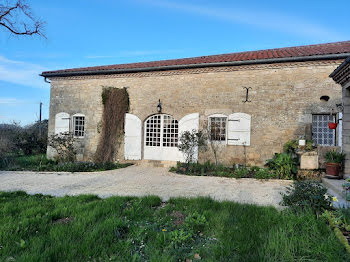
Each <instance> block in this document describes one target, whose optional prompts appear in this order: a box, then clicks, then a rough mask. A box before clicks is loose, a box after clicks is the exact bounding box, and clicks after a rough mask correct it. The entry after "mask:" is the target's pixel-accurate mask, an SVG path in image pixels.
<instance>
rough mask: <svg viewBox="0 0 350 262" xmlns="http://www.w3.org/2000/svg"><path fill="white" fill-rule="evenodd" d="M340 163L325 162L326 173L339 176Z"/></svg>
mask: <svg viewBox="0 0 350 262" xmlns="http://www.w3.org/2000/svg"><path fill="white" fill-rule="evenodd" d="M340 168H341V164H339V163H326V173H327V175H329V176H339V173H340Z"/></svg>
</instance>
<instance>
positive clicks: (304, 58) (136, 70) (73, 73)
mask: <svg viewBox="0 0 350 262" xmlns="http://www.w3.org/2000/svg"><path fill="white" fill-rule="evenodd" d="M349 56H350V53H341V54H330V55H313V56H299V57H284V58H272V59H256V60H245V61H233V62H218V63H201V64H185V65H171V66H158V67H140V68H125V69H105V70H84V71H62V72H43V73H42V74H40V76H42V77H45V78H51V77H68V76H85V75H108V74H124V73H139V72H151V71H166V70H180V69H191V68H204V67H221V66H239V65H254V64H273V63H285V62H307V61H317V60H336V59H344V58H347V57H349Z"/></svg>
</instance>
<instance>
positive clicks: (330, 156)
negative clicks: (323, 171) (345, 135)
mask: <svg viewBox="0 0 350 262" xmlns="http://www.w3.org/2000/svg"><path fill="white" fill-rule="evenodd" d="M325 159H326V161H327V163H343V161H344V159H345V154H344V153H338V152H337V151H335V150H332V151H328V152H327V153H326V154H325Z"/></svg>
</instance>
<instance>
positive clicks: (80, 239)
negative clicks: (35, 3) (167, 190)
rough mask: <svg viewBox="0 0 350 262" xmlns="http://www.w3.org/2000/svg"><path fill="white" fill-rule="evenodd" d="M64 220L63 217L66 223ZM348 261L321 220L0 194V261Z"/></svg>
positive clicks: (224, 206) (200, 206)
mask: <svg viewBox="0 0 350 262" xmlns="http://www.w3.org/2000/svg"><path fill="white" fill-rule="evenodd" d="M67 218H68V219H67ZM195 254H198V255H199V256H200V257H201V261H266V262H267V261H268V262H270V261H276V262H277V261H278V262H280V261H349V260H350V257H349V256H347V254H346V252H345V251H344V247H343V246H342V245H341V244H340V243H339V242H338V240H337V239H336V237H335V235H334V233H333V231H332V230H331V229H330V227H329V226H327V224H326V222H325V221H324V220H323V219H322V218H317V217H316V216H314V215H313V214H312V213H311V212H303V213H300V214H296V213H293V212H291V211H288V210H283V211H278V210H276V209H275V208H272V207H258V206H254V205H242V204H237V203H232V202H222V203H219V202H215V201H213V200H211V199H208V198H197V199H181V198H180V199H171V200H170V201H169V202H167V203H162V202H161V200H160V199H159V198H158V197H144V198H131V197H111V198H107V199H99V198H98V197H96V196H91V195H85V196H77V197H63V198H54V197H49V196H42V195H34V196H29V195H26V194H25V193H23V192H15V193H0V261H26V262H28V261H33V262H34V261H35V262H36V261H184V260H186V259H187V258H188V259H192V260H193V261H196V260H195V259H194V256H195Z"/></svg>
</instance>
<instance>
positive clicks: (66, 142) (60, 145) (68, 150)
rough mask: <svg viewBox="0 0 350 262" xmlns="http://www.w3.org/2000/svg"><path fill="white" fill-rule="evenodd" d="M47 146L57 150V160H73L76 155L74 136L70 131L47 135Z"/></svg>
mask: <svg viewBox="0 0 350 262" xmlns="http://www.w3.org/2000/svg"><path fill="white" fill-rule="evenodd" d="M49 146H51V147H52V148H53V149H55V150H56V152H57V160H58V161H59V162H73V161H74V160H75V156H76V150H75V147H74V136H73V134H70V133H61V134H54V135H51V136H50V137H49Z"/></svg>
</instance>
